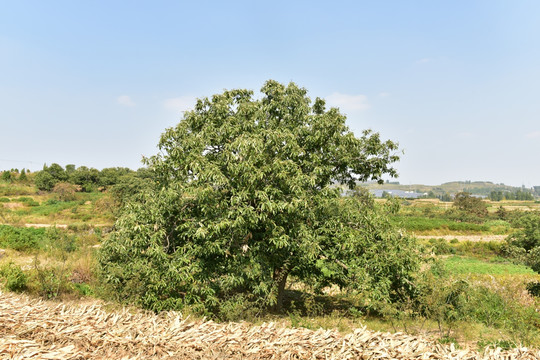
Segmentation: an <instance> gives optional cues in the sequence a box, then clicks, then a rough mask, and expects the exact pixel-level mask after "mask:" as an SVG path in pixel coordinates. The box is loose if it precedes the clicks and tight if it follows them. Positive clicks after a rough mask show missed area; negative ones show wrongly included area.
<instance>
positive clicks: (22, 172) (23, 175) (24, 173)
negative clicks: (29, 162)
mask: <svg viewBox="0 0 540 360" xmlns="http://www.w3.org/2000/svg"><path fill="white" fill-rule="evenodd" d="M18 180H19V181H20V182H24V181H26V180H28V177H27V176H26V170H25V169H24V168H23V169H22V170H21V174H20V175H19V179H18Z"/></svg>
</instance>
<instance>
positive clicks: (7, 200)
mask: <svg viewBox="0 0 540 360" xmlns="http://www.w3.org/2000/svg"><path fill="white" fill-rule="evenodd" d="M8 202H10V200H9V198H7V197H1V198H0V203H8Z"/></svg>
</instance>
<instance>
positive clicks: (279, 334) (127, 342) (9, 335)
mask: <svg viewBox="0 0 540 360" xmlns="http://www.w3.org/2000/svg"><path fill="white" fill-rule="evenodd" d="M0 337H1V340H0V358H12V359H38V358H39V359H47V358H55V359H88V358H92V359H102V358H108V359H120V358H124V359H125V358H130V359H152V358H154V359H158V358H159V359H167V358H193V359H198V358H206V359H220V358H229V359H231V358H232V359H367V358H379V359H537V358H539V357H540V351H538V350H531V349H526V348H521V349H513V350H511V351H501V349H498V348H497V349H487V350H486V351H485V352H484V353H483V354H480V353H478V352H475V351H472V350H469V349H464V350H459V349H455V348H454V346H453V345H442V344H438V343H436V342H434V341H431V340H427V339H424V338H421V337H416V336H410V335H405V334H402V333H396V334H390V333H380V332H373V331H369V330H366V329H365V328H362V329H356V330H355V331H354V332H353V333H352V334H348V335H341V334H340V333H338V332H337V331H334V330H322V329H320V330H317V331H313V330H307V329H290V328H282V327H277V326H276V325H275V324H274V323H264V324H262V325H260V326H250V325H249V324H247V323H228V324H220V323H216V322H213V321H204V320H198V321H189V320H188V319H185V318H183V317H182V315H181V314H180V313H177V312H167V313H163V314H161V315H154V314H152V313H143V312H135V313H133V312H129V311H128V310H127V309H123V310H120V311H115V312H106V311H104V310H103V308H102V307H101V305H87V306H66V305H62V304H58V303H53V302H46V301H38V300H33V299H30V298H28V297H26V296H21V295H14V294H11V293H0Z"/></svg>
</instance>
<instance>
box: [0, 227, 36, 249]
mask: <svg viewBox="0 0 540 360" xmlns="http://www.w3.org/2000/svg"><path fill="white" fill-rule="evenodd" d="M44 239H45V229H34V228H18V227H14V226H10V225H0V246H1V247H5V248H10V249H14V250H19V251H25V250H31V249H38V248H40V246H41V244H42V242H43V240H44Z"/></svg>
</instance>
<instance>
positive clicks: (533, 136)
mask: <svg viewBox="0 0 540 360" xmlns="http://www.w3.org/2000/svg"><path fill="white" fill-rule="evenodd" d="M525 137H526V138H529V139H537V138H540V131H533V132H530V133H528V134H527V135H525Z"/></svg>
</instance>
